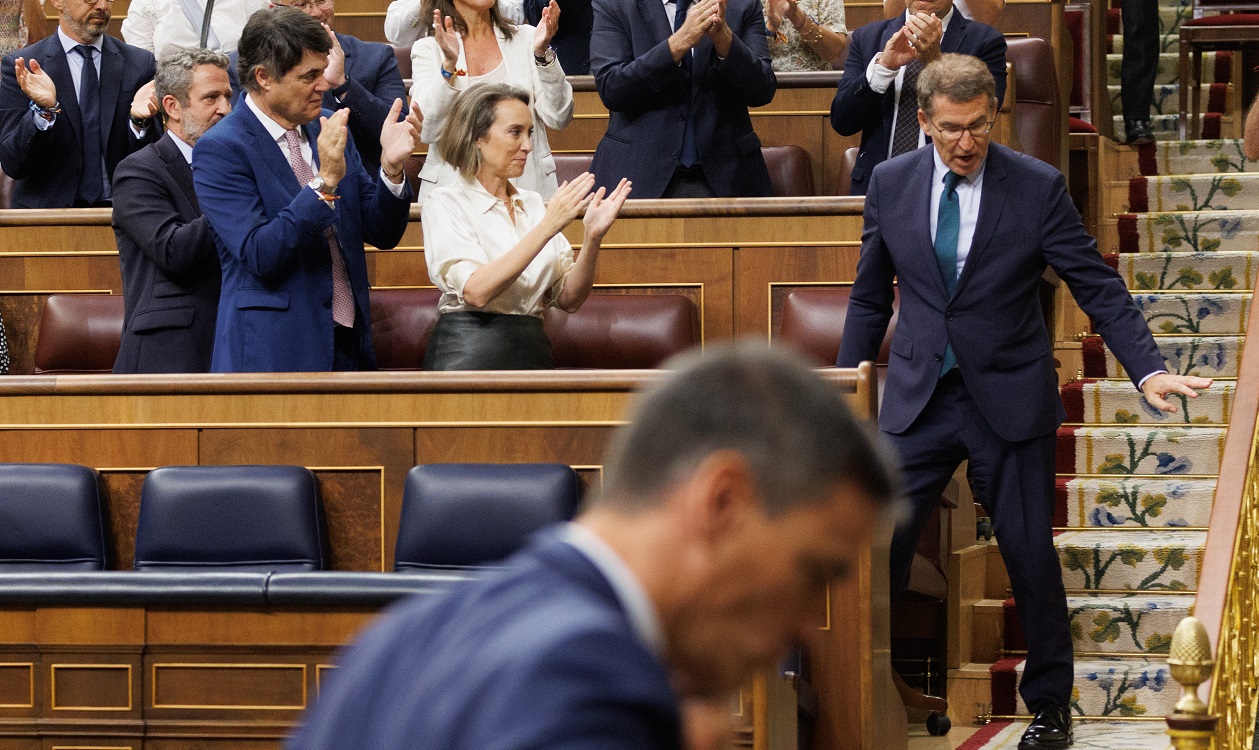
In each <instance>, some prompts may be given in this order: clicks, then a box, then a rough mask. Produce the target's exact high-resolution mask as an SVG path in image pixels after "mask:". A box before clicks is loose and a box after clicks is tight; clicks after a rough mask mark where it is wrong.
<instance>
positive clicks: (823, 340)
mask: <svg viewBox="0 0 1259 750" xmlns="http://www.w3.org/2000/svg"><path fill="white" fill-rule="evenodd" d="M851 293H852V287H847V286H841V287H814V288H802V289H793V290H791V291H790V292H788V294H787V296H786V298H785V299H784V300H783V306H782V312H781V314H780V316H779V321H780V328H779V334H778V339H779V341H781V342H783V343H785V344H788V345H790V346H791V347H792V348H794V349H795V350H796V351H798V352H800V353H801V354H803V355H804V356H806V357H807V358H808V359H809V360H811V361H812V362H814V363H816V364H817V365H819V366H824V367H833V366H834V365H835V358H836V357H838V356H839V341H840V339H842V338H843V335H844V321H845V320H847V318H848V296H849V294H851ZM897 309H898V305H897V303H896V302H895V301H894V302H893V303H892V320H891V322H889V323H888V326H887V334H886V335H884V337H883V346H882V347H881V348H880V349H879V358H878V363H879V364H887V354H888V347H889V346H890V345H891V341H892V333H893V332H895V330H896V317H897Z"/></svg>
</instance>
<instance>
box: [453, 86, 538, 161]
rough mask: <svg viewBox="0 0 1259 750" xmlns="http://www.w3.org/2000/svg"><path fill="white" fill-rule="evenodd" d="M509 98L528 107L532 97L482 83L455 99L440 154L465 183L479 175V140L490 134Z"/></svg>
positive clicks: (510, 87)
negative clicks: (498, 111) (503, 103)
mask: <svg viewBox="0 0 1259 750" xmlns="http://www.w3.org/2000/svg"><path fill="white" fill-rule="evenodd" d="M510 99H515V100H517V101H520V102H523V103H524V105H525V106H526V107H527V106H529V94H528V92H526V91H524V90H523V89H519V88H516V87H515V86H511V85H509V84H506V83H481V84H477V85H476V86H473V87H471V88H469V89H468V90H467V91H464V92H463V93H462V94H460V95H459V96H458V98H456V99H455V106H454V107H452V108H451V110H450V117H449V118H448V119H447V120H446V127H445V128H444V129H443V130H442V134H441V135H440V136H438V138H437V153H438V154H439V155H440V156H441V158H442V159H443V160H445V162H446V163H447V164H449V165H450V166H452V167H454V168H455V169H456V170H458V171H459V174H461V175H463V178H464V179H465V180H470V179H472V178H473V177H474V176H476V173H477V169H478V168H479V167H480V166H481V152H480V150H479V149H478V148H477V145H476V144H477V141H479V140H480V139H482V138H484V137H485V134H486V133H488V132H490V126H491V125H493V124H494V115H495V111H496V110H497V109H498V103H499V102H505V101H508V100H510Z"/></svg>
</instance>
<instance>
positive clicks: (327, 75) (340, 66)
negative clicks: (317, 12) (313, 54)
mask: <svg viewBox="0 0 1259 750" xmlns="http://www.w3.org/2000/svg"><path fill="white" fill-rule="evenodd" d="M320 25H321V26H323V30H324V31H326V32H328V39H329V40H330V41H331V42H332V49H330V50H328V67H326V68H324V71H323V77H324V80H325V81H327V82H328V85H329V86H331V87H332V88H334V89H335V88H337V87H339V86H342V85H344V84H345V50H344V49H342V48H341V40H340V39H337V35H336V33H335V32H333V30H332V29H331V28H330V27H329V26H328V24H326V23H325V24H320Z"/></svg>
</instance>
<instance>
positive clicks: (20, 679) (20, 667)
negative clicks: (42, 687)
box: [0, 654, 35, 708]
mask: <svg viewBox="0 0 1259 750" xmlns="http://www.w3.org/2000/svg"><path fill="white" fill-rule="evenodd" d="M3 658H5V657H4V655H3V654H0V659H3ZM34 706H35V664H34V663H32V662H7V661H0V708H34Z"/></svg>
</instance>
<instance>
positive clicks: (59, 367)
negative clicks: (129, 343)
mask: <svg viewBox="0 0 1259 750" xmlns="http://www.w3.org/2000/svg"><path fill="white" fill-rule="evenodd" d="M122 323H123V301H122V295H120V294H54V295H51V296H50V297H48V299H47V300H45V301H44V311H43V313H42V314H41V315H40V318H39V336H38V339H37V341H36V343H35V368H34V370H35V374H36V375H68V374H73V373H96V372H111V371H113V369H114V360H115V359H117V358H118V348H119V347H120V346H121V345H122Z"/></svg>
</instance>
